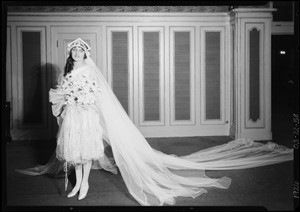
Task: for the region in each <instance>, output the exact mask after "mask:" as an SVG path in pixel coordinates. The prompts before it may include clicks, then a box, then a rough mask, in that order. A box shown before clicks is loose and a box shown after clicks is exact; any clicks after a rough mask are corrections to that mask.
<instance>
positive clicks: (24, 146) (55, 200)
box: [6, 136, 294, 211]
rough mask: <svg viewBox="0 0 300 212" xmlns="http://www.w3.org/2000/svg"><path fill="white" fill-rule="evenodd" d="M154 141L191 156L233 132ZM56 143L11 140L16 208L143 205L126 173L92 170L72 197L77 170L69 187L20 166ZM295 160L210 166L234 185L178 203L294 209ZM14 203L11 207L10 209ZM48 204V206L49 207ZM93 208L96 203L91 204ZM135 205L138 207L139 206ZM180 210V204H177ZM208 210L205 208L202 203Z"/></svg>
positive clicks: (38, 159)
mask: <svg viewBox="0 0 300 212" xmlns="http://www.w3.org/2000/svg"><path fill="white" fill-rule="evenodd" d="M147 140H148V142H149V143H150V145H151V146H152V147H153V148H155V149H158V150H160V151H162V152H164V153H167V154H170V153H173V154H177V155H185V154H189V153H192V152H194V151H195V149H203V148H207V147H210V146H215V145H219V144H222V143H225V142H228V141H230V140H231V138H230V137H226V136H224V137H187V138H151V139H147ZM54 148H55V141H43V142H34V141H29V142H28V141H27V142H23V141H19V142H13V143H11V144H9V145H7V149H6V193H7V196H6V200H7V206H10V207H12V208H13V209H14V208H15V207H17V209H23V208H25V209H26V208H27V207H28V206H38V207H42V208H43V207H44V206H56V207H63V208H64V210H65V209H66V210H73V209H78V208H80V210H84V209H86V208H81V207H82V206H91V207H92V209H93V207H109V208H110V207H112V206H119V207H123V206H126V207H130V206H139V204H138V203H137V202H136V201H135V200H134V199H133V198H132V196H131V195H130V194H129V192H128V190H127V188H126V186H125V184H124V181H123V179H122V177H121V175H119V174H118V175H114V174H111V173H108V172H106V171H101V170H92V171H91V174H90V190H89V193H88V196H87V197H86V198H85V199H84V200H81V201H79V200H77V198H76V197H73V198H70V199H69V198H67V197H66V195H67V194H68V192H70V190H71V189H72V185H74V182H75V176H74V173H72V174H71V175H70V177H69V179H70V180H69V185H68V190H67V191H66V192H65V191H64V178H51V177H48V176H35V177H32V176H26V175H22V174H19V173H17V172H15V171H14V169H16V168H18V169H25V168H28V167H33V166H35V165H36V164H37V163H41V164H44V163H45V162H47V159H48V158H49V157H50V156H51V153H52V152H53V150H54ZM293 169H294V165H293V162H284V163H281V164H276V165H269V166H265V167H259V168H252V169H245V170H232V171H207V172H206V174H207V175H208V176H209V177H222V176H227V177H230V178H231V179H232V185H231V186H230V188H229V189H227V190H223V189H218V188H210V189H208V193H205V194H203V195H200V196H199V197H197V198H195V199H193V198H176V205H175V209H180V207H178V206H183V207H194V209H193V210H196V209H198V207H200V208H199V209H201V208H202V207H203V206H205V207H207V206H209V207H216V206H222V207H221V208H222V209H223V208H224V207H232V206H262V207H263V208H264V209H267V210H272V211H275V210H276V211H277V210H278V211H279V210H283V211H290V210H293V197H292V188H293ZM10 207H8V208H10ZM43 209H44V208H43ZM89 209H91V208H89ZM134 209H137V208H136V207H135V208H134ZM173 209H174V208H173ZM202 209H203V208H202Z"/></svg>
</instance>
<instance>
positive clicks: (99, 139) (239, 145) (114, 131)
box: [16, 38, 293, 206]
mask: <svg viewBox="0 0 300 212" xmlns="http://www.w3.org/2000/svg"><path fill="white" fill-rule="evenodd" d="M89 51H90V47H89V45H88V44H87V43H86V42H84V41H83V40H82V39H80V38H78V39H76V40H74V41H72V42H71V43H69V44H68V52H69V58H68V59H67V62H66V66H65V71H64V73H63V74H62V75H60V77H59V80H58V82H59V83H58V86H57V88H56V89H51V90H50V91H49V95H50V102H52V112H53V115H54V116H56V117H57V121H58V125H59V131H58V134H57V147H56V151H55V152H54V154H53V155H52V157H51V158H50V160H49V162H48V163H47V164H46V165H43V166H37V167H34V168H30V169H27V170H16V171H18V172H20V173H23V174H28V175H41V174H54V175H58V174H59V173H60V172H61V171H62V170H64V171H65V180H66V181H65V189H66V187H67V184H68V176H67V174H69V173H70V171H71V169H73V168H75V174H76V184H75V186H74V188H73V190H72V191H71V192H70V193H69V194H68V197H73V196H75V195H76V194H77V192H79V196H78V199H79V200H81V199H84V198H85V197H86V196H87V193H88V188H89V184H88V178H89V173H90V169H91V168H92V169H102V168H103V169H105V170H107V171H110V172H112V173H114V174H117V173H118V170H119V171H120V173H121V175H122V177H123V179H124V182H125V184H126V186H127V189H128V190H129V192H130V194H131V195H132V196H133V197H134V198H135V199H136V201H137V202H139V204H141V205H151V206H154V205H164V204H169V205H174V204H175V197H179V196H182V197H193V198H195V197H197V196H199V195H201V194H203V193H206V192H207V191H206V190H205V188H207V187H218V188H222V189H227V188H228V187H229V186H230V184H231V179H230V178H228V177H222V178H217V179H213V178H209V177H207V176H206V175H205V170H232V169H245V168H252V167H258V166H265V165H269V164H275V163H280V162H284V161H289V160H293V150H292V149H288V148H285V147H284V146H279V145H277V144H275V143H272V142H269V143H267V144H262V143H259V142H254V141H252V140H249V139H237V140H233V141H230V142H228V143H227V144H223V145H218V146H215V147H211V148H207V149H204V150H200V151H198V152H195V153H193V154H190V155H187V156H181V157H178V156H176V155H167V154H164V153H162V152H160V151H157V150H155V149H153V148H151V146H150V145H149V144H148V142H147V140H146V139H145V138H144V136H143V135H142V134H141V133H140V132H139V130H138V129H137V128H136V127H135V125H134V124H133V122H132V121H131V120H130V118H129V117H128V116H127V113H126V112H125V110H124V109H123V107H122V105H121V104H120V102H119V101H118V99H117V98H116V96H115V95H114V93H113V91H112V90H111V88H110V86H109V85H108V83H107V82H106V80H105V78H104V77H103V75H102V73H101V71H100V70H99V69H98V67H97V66H96V65H95V63H94V62H93V61H92V59H91V58H90V53H89ZM106 150H111V153H112V154H109V151H106Z"/></svg>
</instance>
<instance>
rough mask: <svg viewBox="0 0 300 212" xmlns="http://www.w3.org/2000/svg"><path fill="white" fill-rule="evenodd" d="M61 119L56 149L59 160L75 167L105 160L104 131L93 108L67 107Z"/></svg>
mask: <svg viewBox="0 0 300 212" xmlns="http://www.w3.org/2000/svg"><path fill="white" fill-rule="evenodd" d="M61 117H62V122H61V124H60V128H59V131H58V134H57V147H56V157H57V158H58V159H59V160H62V161H65V162H67V163H68V164H71V165H74V166H75V165H79V164H84V163H86V162H87V161H90V160H94V161H96V160H99V159H100V158H103V155H104V145H103V138H102V136H103V129H102V127H101V125H100V122H99V115H98V114H97V113H96V111H95V110H94V109H93V108H92V107H89V108H87V109H84V108H82V107H78V106H73V105H70V106H66V107H65V109H64V111H63V113H62V114H61Z"/></svg>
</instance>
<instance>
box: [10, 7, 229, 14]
mask: <svg viewBox="0 0 300 212" xmlns="http://www.w3.org/2000/svg"><path fill="white" fill-rule="evenodd" d="M7 11H8V12H103V13H104V12H128V13H129V12H152V13H158V12H166V13H169V12H170V13H173V12H179V13H197V12H228V11H229V6H8V7H7Z"/></svg>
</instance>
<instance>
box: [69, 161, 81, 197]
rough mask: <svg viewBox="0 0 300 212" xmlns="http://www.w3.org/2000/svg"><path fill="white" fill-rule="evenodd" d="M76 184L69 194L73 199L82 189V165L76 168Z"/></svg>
mask: <svg viewBox="0 0 300 212" xmlns="http://www.w3.org/2000/svg"><path fill="white" fill-rule="evenodd" d="M75 175H76V184H75V186H74V188H73V190H72V191H71V192H70V193H69V194H68V197H73V196H75V195H76V194H77V192H78V191H79V189H80V185H81V182H82V165H78V166H75Z"/></svg>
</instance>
